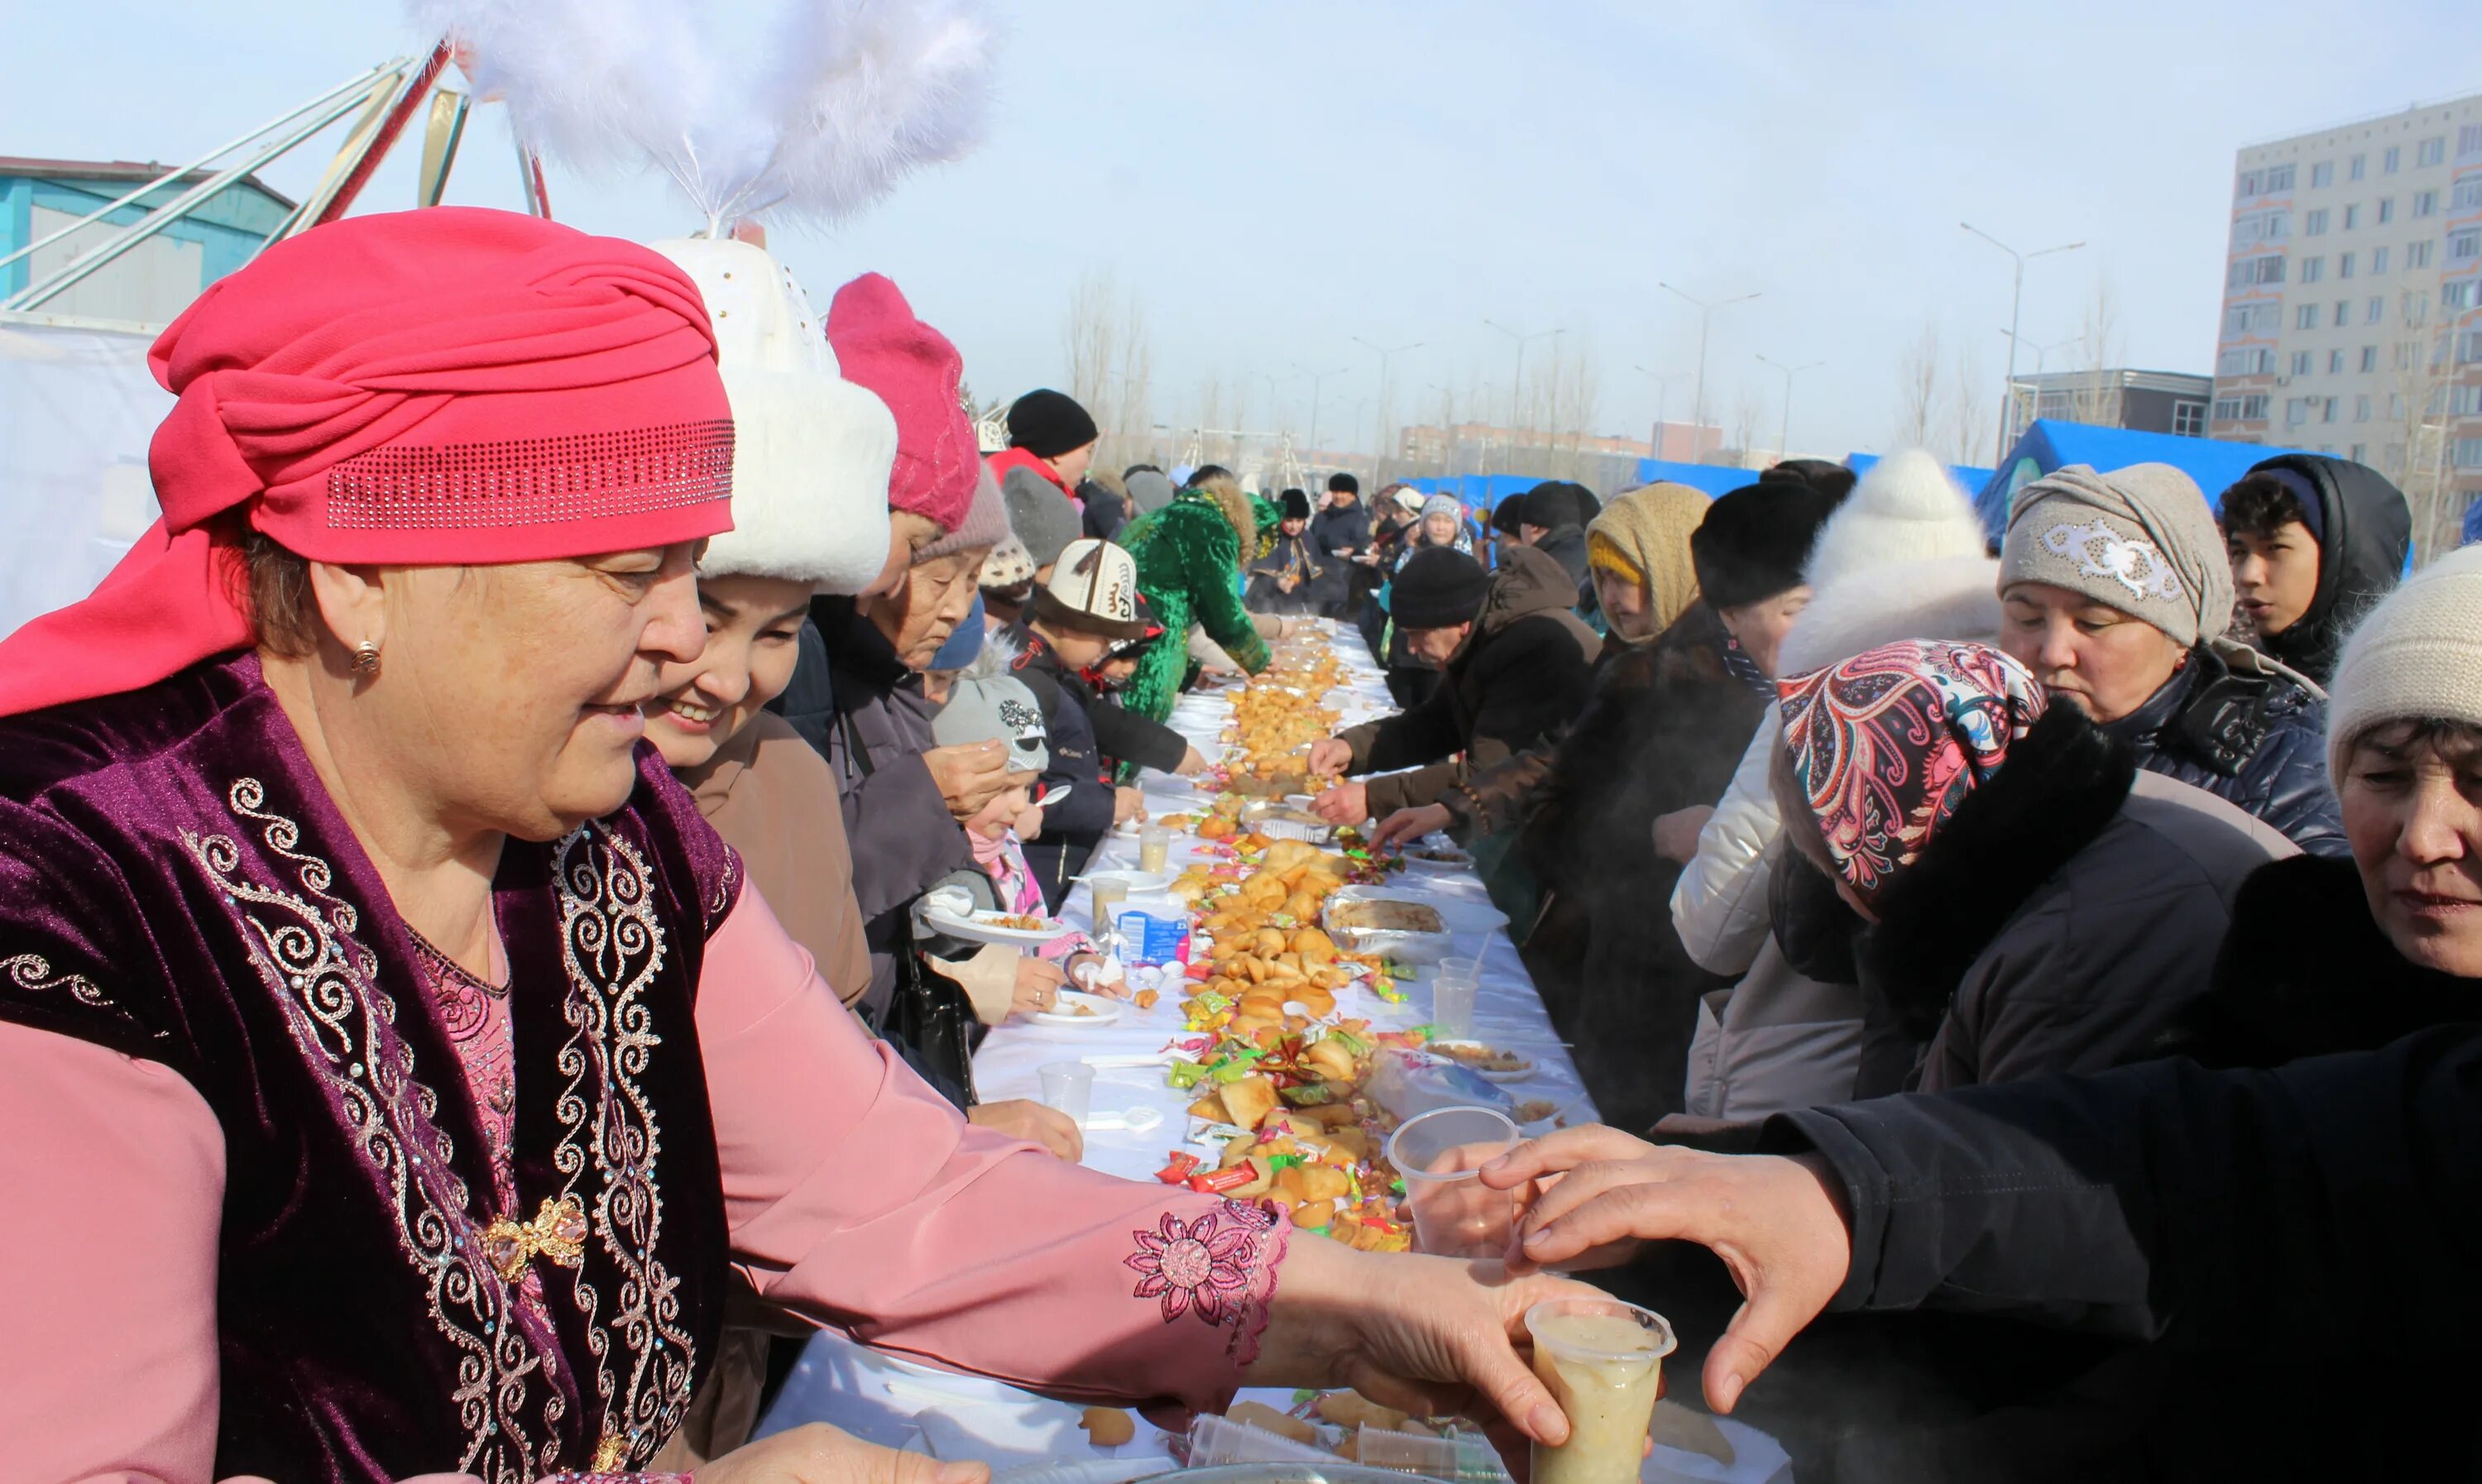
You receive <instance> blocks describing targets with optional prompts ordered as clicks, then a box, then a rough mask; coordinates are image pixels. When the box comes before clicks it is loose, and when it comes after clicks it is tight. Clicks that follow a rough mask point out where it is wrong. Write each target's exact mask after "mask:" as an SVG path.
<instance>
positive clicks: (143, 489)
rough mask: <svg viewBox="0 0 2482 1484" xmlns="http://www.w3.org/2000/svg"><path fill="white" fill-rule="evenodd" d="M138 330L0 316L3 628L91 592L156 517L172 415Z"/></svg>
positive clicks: (149, 336)
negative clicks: (159, 465)
mask: <svg viewBox="0 0 2482 1484" xmlns="http://www.w3.org/2000/svg"><path fill="white" fill-rule="evenodd" d="M153 340H154V335H153V333H152V332H150V331H147V330H145V328H144V327H137V326H132V327H130V328H127V329H119V328H112V327H107V326H104V325H99V324H96V323H94V322H92V321H90V322H87V323H85V324H78V323H75V322H68V321H62V320H59V319H55V318H50V317H46V316H37V315H0V634H7V633H9V632H11V631H12V630H14V629H15V628H17V627H18V626H19V625H20V624H22V623H25V622H26V621H27V620H28V619H31V618H34V617H35V616H36V615H38V614H42V613H48V612H50V611H51V610H52V609H54V608H59V607H62V606H64V605H66V604H68V603H73V602H75V601H77V600H78V599H79V598H81V597H84V596H86V595H87V594H88V593H90V592H92V591H93V589H94V585H95V584H96V583H97V582H99V581H101V580H102V579H103V575H104V573H106V572H108V571H110V570H112V566H113V564H114V563H116V562H118V561H119V560H120V558H121V554H122V553H124V552H126V551H127V550H128V549H129V546H130V543H132V542H134V541H136V540H137V539H138V537H139V536H140V535H141V534H142V533H144V532H145V529H146V527H147V526H148V524H150V523H151V522H152V521H153V520H154V519H155V517H156V514H157V506H156V503H155V490H154V487H153V485H152V484H151V483H150V481H149V480H148V478H147V474H146V441H147V439H148V438H150V437H153V436H154V433H155V425H156V424H157V423H160V422H162V421H163V420H164V418H165V416H166V415H167V414H168V413H170V412H171V411H172V396H171V395H170V394H169V393H167V392H166V391H165V390H164V388H162V387H160V386H158V385H156V384H155V379H154V378H153V377H152V376H150V375H148V374H147V370H146V347H147V346H148V345H149V344H151V343H153Z"/></svg>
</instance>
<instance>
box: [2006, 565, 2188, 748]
mask: <svg viewBox="0 0 2482 1484" xmlns="http://www.w3.org/2000/svg"><path fill="white" fill-rule="evenodd" d="M1999 600H2000V609H2001V613H2000V622H1999V647H2000V648H2001V649H2005V650H2007V651H2008V654H2009V657H2011V658H2012V659H2015V660H2016V661H2017V662H2018V663H2019V664H2020V665H2023V666H2024V667H2025V668H2026V669H2028V670H2030V671H2032V672H2034V678H2035V679H2037V680H2040V681H2042V682H2043V688H2044V689H2045V690H2046V691H2049V692H2050V693H2051V694H2052V695H2054V696H2065V697H2067V698H2068V699H2069V700H2070V701H2073V702H2076V705H2077V708H2078V709H2079V710H2081V711H2083V712H2085V713H2086V715H2088V716H2091V717H2093V718H2094V719H2095V720H2096V721H2098V722H2100V723H2105V724H2109V723H2111V722H2116V721H2119V720H2120V719H2121V718H2122V717H2124V716H2126V715H2128V714H2129V713H2130V712H2131V711H2134V710H2136V709H2137V708H2138V707H2139V706H2142V705H2144V704H2146V702H2147V700H2148V699H2149V698H2150V697H2152V695H2153V694H2154V693H2155V692H2156V691H2159V690H2161V689H2162V688H2163V682H2164V681H2166V680H2169V679H2171V678H2172V674H2173V672H2174V671H2176V670H2178V669H2179V668H2180V656H2181V655H2182V654H2184V653H2186V652H2187V651H2186V650H2184V649H2182V648H2181V647H2180V642H2179V641H2178V640H2177V639H2174V638H2173V637H2172V636H2171V635H2170V634H2167V633H2165V632H2163V630H2161V629H2159V628H2156V627H2155V626H2154V625H2153V624H2152V623H2147V622H2146V621H2145V620H2143V619H2136V618H2131V617H2130V616H2128V615H2127V614H2125V613H2123V612H2121V611H2120V610H2119V609H2117V608H2113V607H2110V606H2108V605H2106V604H2103V603H2099V602H2096V601H2095V600H2094V599H2093V598H2091V597H2088V596H2085V595H2083V594H2081V593H2072V592H2070V591H2069V590H2068V589H2066V588H2055V587H2053V586H2051V585H2050V584H2049V583H2047V582H2019V583H2014V584H2011V585H2010V587H2009V589H2008V591H2007V592H2005V593H2002V594H2001V595H1999Z"/></svg>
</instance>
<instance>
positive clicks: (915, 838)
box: [782, 597, 974, 1025]
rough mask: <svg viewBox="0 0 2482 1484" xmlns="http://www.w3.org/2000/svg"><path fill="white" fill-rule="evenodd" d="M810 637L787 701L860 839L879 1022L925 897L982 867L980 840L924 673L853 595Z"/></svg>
mask: <svg viewBox="0 0 2482 1484" xmlns="http://www.w3.org/2000/svg"><path fill="white" fill-rule="evenodd" d="M813 632H815V633H816V634H817V635H818V636H819V641H820V646H821V647H820V649H817V650H815V651H812V650H810V649H809V648H808V642H807V637H806V636H807V635H809V634H810V633H813ZM804 634H805V643H804V649H805V653H804V654H803V657H802V659H801V660H800V661H797V662H796V665H795V667H794V681H795V683H794V684H793V685H792V686H790V687H788V688H787V689H786V691H785V693H784V696H783V698H782V699H783V701H784V702H785V710H784V719H785V720H786V721H788V722H791V723H792V724H793V725H794V728H795V729H797V730H799V731H801V732H802V734H803V735H804V736H805V737H806V738H807V739H808V740H809V742H810V745H811V746H813V747H816V748H818V749H819V751H820V753H821V754H822V755H825V756H826V758H827V759H828V766H829V767H830V768H831V769H832V770H833V771H834V773H835V776H836V794H837V797H838V800H839V802H840V803H842V805H843V806H844V817H845V835H846V837H847V838H848V839H850V840H851V841H852V843H853V857H854V896H855V898H856V899H857V901H858V904H859V906H860V908H861V915H862V921H863V922H864V923H865V924H866V925H867V926H866V928H865V936H866V937H867V938H868V940H869V942H870V993H869V994H866V995H864V996H863V999H862V1005H861V1008H863V1009H864V1010H865V1011H866V1012H867V1015H868V1017H869V1019H870V1020H871V1022H872V1023H873V1024H874V1025H876V1024H877V1023H879V1018H880V1016H881V1015H882V1013H883V1012H885V1009H886V1008H887V1001H888V997H889V995H890V994H892V993H893V992H894V990H895V986H896V955H897V954H898V953H899V952H905V951H910V946H909V945H910V944H911V912H910V909H911V906H912V903H913V899H914V898H915V897H917V896H920V895H921V894H922V893H923V892H924V891H926V890H928V889H930V888H931V887H932V885H933V884H935V883H937V881H938V880H939V879H940V878H942V877H944V876H946V875H947V874H948V873H949V872H950V871H954V870H961V869H965V868H969V867H971V866H972V865H973V863H974V853H973V847H972V844H971V843H970V842H969V841H968V840H967V839H966V838H965V832H964V828H963V827H961V826H960V825H959V824H958V823H957V821H956V820H955V819H954V818H953V817H952V816H951V815H950V814H949V812H948V804H947V801H946V799H944V798H942V797H941V796H940V793H939V785H938V784H937V782H934V781H933V780H932V777H931V769H930V765H929V764H927V763H925V762H924V761H923V760H922V755H923V754H924V753H926V752H929V751H930V750H931V749H932V748H933V747H934V746H936V745H937V744H936V743H935V742H934V741H933V739H932V735H931V713H932V711H933V709H934V708H933V707H932V705H931V703H930V702H929V701H927V700H925V699H924V697H923V695H922V680H921V676H917V675H915V674H914V673H913V672H911V671H910V670H908V669H906V668H905V664H904V662H903V661H902V660H899V659H898V658H897V657H896V651H895V650H894V649H891V648H890V647H889V646H888V643H887V640H886V638H885V636H883V635H882V634H881V633H880V631H879V630H878V629H877V628H875V627H873V626H872V624H871V623H870V621H869V620H867V619H864V618H863V617H861V615H860V614H858V613H857V612H856V611H855V610H854V602H853V599H852V598H849V597H821V598H815V599H813V600H812V601H811V603H810V624H809V625H807V626H805V628H804ZM813 652H815V653H816V654H817V655H818V656H819V659H818V660H817V661H816V662H814V661H813V660H812V659H811V654H812V653H813ZM814 663H818V664H823V665H824V667H825V674H824V676H821V675H819V674H815V673H814V674H813V675H811V676H808V677H807V678H806V679H805V677H804V676H803V674H802V671H803V669H804V668H805V666H810V665H812V664H814ZM823 681H824V685H823V684H822V682H823ZM823 696H824V697H825V698H826V699H827V702H828V703H827V705H826V707H825V708H824V709H822V708H821V707H820V706H819V702H820V700H821V699H822V697H823Z"/></svg>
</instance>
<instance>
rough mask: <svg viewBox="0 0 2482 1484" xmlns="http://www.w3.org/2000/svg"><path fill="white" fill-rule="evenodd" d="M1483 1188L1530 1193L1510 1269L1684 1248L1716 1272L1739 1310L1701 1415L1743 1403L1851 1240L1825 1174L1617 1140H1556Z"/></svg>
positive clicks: (1488, 1177)
mask: <svg viewBox="0 0 2482 1484" xmlns="http://www.w3.org/2000/svg"><path fill="white" fill-rule="evenodd" d="M1482 1181H1483V1183H1484V1184H1486V1185H1489V1186H1492V1188H1494V1189H1499V1190H1514V1189H1519V1188H1528V1189H1530V1191H1531V1193H1532V1194H1531V1199H1530V1201H1529V1202H1528V1203H1527V1206H1526V1210H1525V1213H1524V1216H1523V1218H1522V1219H1521V1220H1519V1221H1518V1227H1517V1233H1516V1246H1515V1249H1514V1251H1513V1252H1512V1254H1511V1266H1512V1267H1519V1268H1521V1267H1531V1266H1537V1265H1544V1264H1549V1263H1567V1262H1571V1261H1572V1260H1575V1259H1589V1260H1591V1259H1593V1258H1594V1257H1595V1256H1596V1255H1597V1254H1599V1255H1601V1256H1602V1257H1603V1258H1605V1259H1609V1258H1610V1257H1612V1256H1613V1255H1614V1252H1615V1249H1617V1251H1618V1252H1620V1253H1622V1254H1625V1253H1626V1252H1628V1251H1630V1250H1632V1248H1633V1246H1634V1244H1636V1243H1639V1242H1650V1241H1687V1242H1696V1243H1697V1244H1698V1245H1700V1246H1702V1247H1704V1248H1707V1249H1709V1250H1711V1251H1712V1252H1713V1253H1714V1254H1715V1255H1716V1256H1717V1257H1719V1258H1721V1259H1724V1265H1725V1266H1726V1267H1727V1268H1729V1270H1730V1271H1731V1274H1732V1282H1733V1283H1734V1284H1736V1285H1739V1287H1740V1289H1741V1294H1742V1297H1743V1299H1744V1300H1745V1302H1744V1303H1743V1304H1742V1305H1741V1309H1740V1312H1738V1313H1735V1314H1734V1315H1733V1316H1732V1322H1731V1324H1730V1325H1729V1327H1728V1328H1727V1329H1726V1330H1725V1332H1724V1336H1723V1338H1721V1339H1719V1340H1717V1341H1716V1342H1715V1346H1714V1348H1713V1349H1712V1350H1710V1351H1708V1352H1707V1356H1706V1369H1705V1374H1704V1376H1703V1382H1704V1385H1705V1391H1706V1401H1707V1404H1708V1405H1710V1406H1712V1407H1713V1408H1714V1409H1715V1410H1716V1411H1717V1412H1729V1411H1731V1410H1732V1408H1733V1406H1734V1405H1735V1404H1736V1403H1738V1402H1739V1401H1740V1399H1741V1392H1742V1391H1743V1389H1744V1388H1746V1387H1747V1386H1748V1385H1749V1384H1750V1383H1751V1382H1752V1381H1755V1380H1756V1379H1757V1377H1758V1374H1759V1373H1760V1372H1761V1371H1764V1370H1765V1369H1766V1368H1767V1366H1768V1365H1772V1364H1773V1363H1774V1361H1775V1358H1776V1357H1777V1356H1778V1355H1780V1354H1782V1352H1783V1347H1784V1346H1785V1345H1786V1344H1788V1343H1790V1342H1791V1340H1792V1338H1793V1337H1794V1336H1795V1335H1797V1334H1799V1333H1801V1331H1802V1330H1803V1329H1804V1328H1805V1327H1806V1326H1807V1325H1809V1321H1811V1320H1812V1319H1815V1318H1817V1317H1818V1315H1819V1314H1820V1312H1823V1311H1824V1310H1825V1309H1826V1308H1827V1305H1828V1303H1829V1301H1830V1300H1832V1299H1834V1298H1835V1294H1836V1290H1838V1289H1839V1288H1841V1287H1842V1286H1843V1285H1844V1279H1845V1274H1846V1272H1847V1270H1848V1269H1849V1268H1850V1266H1851V1263H1852V1259H1853V1233H1852V1228H1851V1223H1850V1219H1849V1217H1848V1215H1847V1214H1846V1211H1845V1208H1844V1198H1843V1187H1842V1186H1841V1185H1840V1184H1839V1183H1838V1182H1837V1181H1836V1180H1835V1178H1834V1176H1833V1175H1831V1174H1830V1173H1829V1172H1828V1171H1827V1169H1826V1166H1825V1164H1824V1162H1823V1161H1819V1160H1815V1159H1811V1158H1799V1159H1788V1158H1783V1157H1781V1156H1778V1155H1772V1154H1708V1153H1700V1152H1698V1151H1696V1150H1686V1149H1673V1148H1667V1147H1663V1146H1659V1145H1653V1144H1649V1143H1647V1142H1646V1141H1645V1140H1643V1139H1638V1138H1633V1137H1631V1136H1630V1135H1628V1134H1624V1133H1622V1132H1620V1131H1619V1130H1617V1129H1612V1128H1602V1127H1588V1128H1565V1129H1562V1130H1560V1131H1559V1132H1556V1133H1553V1134H1550V1135H1548V1136H1546V1137H1545V1138H1541V1139H1536V1140H1532V1141H1530V1142H1528V1143H1525V1144H1521V1145H1519V1146H1518V1147H1517V1148H1516V1149H1514V1150H1511V1151H1510V1152H1509V1153H1506V1154H1503V1155H1501V1156H1500V1157H1499V1158H1497V1159H1495V1160H1493V1161H1492V1162H1491V1163H1490V1164H1487V1165H1485V1166H1483V1169H1482Z"/></svg>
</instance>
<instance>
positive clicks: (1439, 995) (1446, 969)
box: [1431, 959, 1482, 1041]
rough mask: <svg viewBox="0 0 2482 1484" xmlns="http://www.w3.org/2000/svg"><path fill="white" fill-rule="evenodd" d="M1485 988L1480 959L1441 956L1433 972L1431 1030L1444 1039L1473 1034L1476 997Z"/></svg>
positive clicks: (1460, 1037) (1459, 1039)
mask: <svg viewBox="0 0 2482 1484" xmlns="http://www.w3.org/2000/svg"><path fill="white" fill-rule="evenodd" d="M1481 990H1482V961H1481V960H1480V959H1441V960H1440V961H1439V967H1438V968H1437V969H1435V970H1434V971H1433V972H1432V975H1431V1029H1432V1031H1433V1032H1434V1033H1435V1034H1436V1035H1437V1036H1438V1038H1439V1040H1441V1041H1462V1040H1464V1039H1465V1038H1466V1037H1468V1036H1470V1035H1472V1034H1473V1018H1474V996H1475V995H1476V994H1479V993H1480V992H1481Z"/></svg>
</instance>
